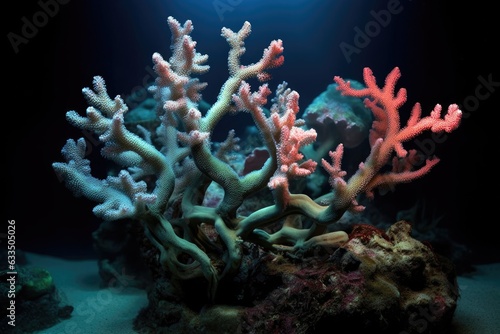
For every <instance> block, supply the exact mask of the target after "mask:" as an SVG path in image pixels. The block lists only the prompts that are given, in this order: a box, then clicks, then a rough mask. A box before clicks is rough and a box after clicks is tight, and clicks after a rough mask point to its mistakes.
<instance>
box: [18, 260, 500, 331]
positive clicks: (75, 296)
mask: <svg viewBox="0 0 500 334" xmlns="http://www.w3.org/2000/svg"><path fill="white" fill-rule="evenodd" d="M27 260H28V262H29V264H31V265H35V266H38V267H43V268H45V269H47V270H48V271H49V272H50V273H51V274H52V276H53V278H54V280H55V283H56V286H57V288H58V289H59V290H60V291H61V292H62V293H63V294H64V296H65V298H67V303H68V304H69V305H73V306H74V307H75V309H74V312H73V314H72V316H71V318H70V319H68V320H64V321H62V322H60V323H58V324H57V325H55V326H53V327H51V328H48V329H45V330H42V331H39V332H37V333H43V334H63V333H68V334H69V333H71V334H76V333H93V334H100V333H102V334H107V333H110V334H111V333H119V334H128V333H136V332H135V331H134V330H133V320H134V318H135V316H136V315H137V313H138V312H139V310H140V309H141V308H142V307H144V306H146V305H147V302H148V301H147V297H146V293H145V291H144V290H141V289H137V288H133V287H130V286H129V287H127V286H126V285H127V283H126V280H127V276H126V275H127V273H122V274H123V275H122V277H121V278H122V279H123V280H122V284H117V285H114V286H112V287H104V288H103V287H101V286H100V279H99V276H98V272H97V264H96V262H95V260H85V261H70V260H65V259H60V258H56V257H51V256H46V255H40V254H35V253H28V254H27ZM458 283H459V286H460V293H461V296H460V299H459V301H458V307H457V310H456V312H455V316H454V320H453V323H452V329H451V333H453V334H499V333H500V263H491V264H483V265H478V266H476V271H474V272H473V273H470V274H468V275H467V276H459V277H458Z"/></svg>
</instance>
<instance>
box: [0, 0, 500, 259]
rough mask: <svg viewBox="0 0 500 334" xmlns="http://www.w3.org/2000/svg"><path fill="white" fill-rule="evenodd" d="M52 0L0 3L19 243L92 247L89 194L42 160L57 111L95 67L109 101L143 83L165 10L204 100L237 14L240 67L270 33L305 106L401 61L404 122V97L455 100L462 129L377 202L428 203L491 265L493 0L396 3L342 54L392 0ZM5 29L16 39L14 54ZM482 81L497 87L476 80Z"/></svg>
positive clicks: (220, 72)
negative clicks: (186, 36)
mask: <svg viewBox="0 0 500 334" xmlns="http://www.w3.org/2000/svg"><path fill="white" fill-rule="evenodd" d="M54 1H55V0H54ZM54 1H45V2H44V1H41V2H37V1H23V2H16V3H15V4H10V7H9V9H8V10H7V9H5V10H4V13H5V14H6V16H7V19H6V20H5V22H6V23H5V25H4V36H5V37H4V52H3V54H4V56H6V57H4V59H5V60H4V68H5V72H4V74H5V75H4V88H3V91H4V94H3V96H4V98H5V100H6V101H5V102H6V104H5V106H4V108H3V110H4V112H3V117H4V118H3V126H4V129H3V131H2V136H3V137H2V138H3V140H2V143H3V145H2V149H3V152H4V154H3V156H4V157H5V159H4V164H5V165H6V167H7V171H6V173H5V174H4V176H5V179H6V181H7V182H6V187H5V188H4V195H5V197H6V198H7V205H6V217H5V220H4V221H5V222H6V221H7V220H8V219H14V220H15V221H16V227H17V230H16V233H17V234H16V240H17V246H18V247H19V248H20V249H23V250H25V251H31V252H38V253H43V254H49V255H54V256H61V257H66V258H90V257H94V256H95V254H94V252H93V250H92V240H91V234H92V232H93V231H94V230H95V229H96V228H97V226H98V224H99V220H98V219H97V218H96V217H94V216H93V214H92V208H93V207H94V205H95V203H91V202H90V201H88V200H86V199H84V198H75V197H73V195H72V193H71V192H70V191H69V190H68V189H66V188H65V186H64V185H63V184H62V183H61V182H59V180H58V178H57V177H56V175H55V173H54V172H53V170H52V167H51V164H52V163H53V162H55V161H63V158H62V156H61V154H60V150H61V148H62V146H63V145H64V143H65V141H66V140H67V139H68V138H74V139H76V138H79V137H81V136H82V133H81V131H80V130H78V129H75V128H73V127H72V126H71V125H70V124H69V123H67V122H66V120H65V113H66V112H67V111H68V110H76V111H78V112H79V113H81V114H83V113H84V111H85V108H86V107H87V106H86V104H85V101H84V99H83V96H82V94H81V89H82V88H83V87H88V86H91V84H92V77H93V76H94V75H101V76H103V77H104V79H105V80H106V83H107V87H108V92H109V94H110V95H111V96H115V95H117V94H120V95H122V96H128V95H130V94H131V92H132V91H134V90H135V89H137V88H138V87H141V86H144V85H145V82H146V81H147V80H148V79H151V77H150V74H149V73H150V70H149V69H150V68H151V55H152V53H153V52H156V51H158V52H160V53H161V54H162V55H163V56H164V58H168V57H169V56H170V53H169V43H170V31H169V29H168V26H167V24H166V20H167V17H168V16H169V15H172V16H174V17H175V18H177V19H178V20H179V21H181V22H184V21H185V20H186V19H191V20H192V21H193V24H194V27H195V30H194V32H193V34H192V35H193V37H194V39H195V40H197V41H198V45H197V50H198V51H199V52H201V53H207V54H209V61H208V63H209V65H210V66H211V70H210V72H209V73H208V74H205V75H204V76H203V77H202V78H201V79H202V80H203V81H206V82H208V83H209V87H208V88H207V90H206V91H205V94H204V98H205V99H206V100H207V101H209V102H213V101H214V99H215V97H216V95H217V92H218V90H219V87H220V85H221V84H222V83H223V80H225V78H227V67H226V59H227V58H226V57H227V51H228V46H227V44H226V42H225V41H224V39H223V38H222V37H220V29H221V27H223V26H226V27H229V28H231V29H233V30H238V29H239V28H240V27H241V25H242V24H243V22H244V21H245V20H248V21H250V22H251V23H252V28H253V32H252V34H251V35H250V37H249V38H248V39H247V43H246V46H247V54H245V57H244V62H246V63H250V62H254V61H257V60H258V59H259V58H260V56H261V54H262V50H263V48H265V47H267V45H268V44H269V41H271V40H272V39H277V38H281V39H282V40H283V42H284V46H285V51H284V55H285V64H284V65H283V66H282V67H281V68H279V69H276V70H275V71H272V75H273V77H274V79H273V81H272V82H271V84H270V87H271V89H272V90H274V89H275V87H276V85H277V84H278V83H280V82H281V81H283V80H286V81H288V83H289V86H290V87H291V88H293V89H295V90H297V91H298V92H299V93H300V96H301V98H300V105H301V108H302V110H303V109H305V107H306V106H307V105H308V104H309V103H310V102H311V101H312V99H313V98H314V97H315V96H317V95H319V93H321V92H322V91H323V90H324V89H325V88H326V86H327V85H328V84H330V83H332V79H333V76H334V75H340V76H342V77H344V78H353V79H357V80H361V78H362V77H361V75H362V69H363V67H365V66H369V67H371V68H372V69H373V71H374V74H375V76H376V77H377V79H378V82H379V83H380V85H381V84H382V82H383V79H384V78H385V75H387V74H388V73H389V71H390V70H391V69H392V68H394V67H395V66H399V67H400V69H401V72H402V78H401V80H400V81H399V84H398V87H405V88H407V89H408V102H407V104H406V105H405V106H404V107H403V108H402V110H401V113H402V117H403V119H404V118H405V117H408V113H409V110H410V107H411V105H413V103H415V102H421V103H422V107H423V114H424V115H427V114H428V113H429V112H430V110H431V109H432V108H433V106H434V105H435V104H436V103H440V104H442V105H443V106H445V107H446V106H448V105H449V104H450V103H458V104H460V105H461V106H462V109H463V110H464V116H465V117H464V120H463V122H462V124H461V125H460V128H459V129H458V130H456V131H455V132H453V133H452V134H450V135H448V136H447V137H446V140H444V141H443V142H442V143H439V144H438V145H437V146H436V147H433V148H432V151H434V152H435V154H436V155H437V156H439V157H440V158H441V162H440V163H439V164H438V165H437V166H436V167H435V168H434V169H433V170H432V172H431V173H430V174H428V175H427V176H425V177H424V178H423V179H421V180H418V181H415V182H413V183H411V184H408V185H401V186H398V188H397V189H396V192H395V193H394V194H389V195H387V196H384V197H377V198H376V200H375V201H376V204H377V205H379V207H380V208H381V210H384V211H385V212H387V214H388V215H395V213H396V212H397V211H398V210H402V209H406V208H408V207H410V206H411V205H413V204H414V203H415V201H417V200H418V199H419V198H425V199H426V200H427V201H428V202H429V203H431V205H430V208H431V209H432V210H436V212H437V213H438V214H443V215H444V219H443V220H442V221H441V223H440V224H441V226H442V227H446V228H448V229H449V233H450V236H452V238H453V239H455V240H457V241H458V242H460V243H464V244H466V245H467V247H469V248H470V250H471V251H472V254H473V261H475V262H476V263H485V262H491V261H499V260H500V258H499V255H498V254H499V253H500V252H498V246H497V243H498V239H499V238H498V233H496V232H494V231H495V230H496V229H497V226H496V224H498V221H499V219H498V217H497V214H496V205H498V204H499V202H498V199H497V198H498V194H497V192H498V175H499V172H498V168H497V167H496V166H495V164H496V162H495V161H496V159H497V156H498V152H499V149H498V146H496V145H497V141H498V139H497V137H496V133H498V123H497V121H496V120H497V119H498V113H499V112H500V109H499V106H500V104H499V103H498V96H499V95H500V93H499V91H500V73H499V71H498V65H497V64H496V61H497V59H499V54H498V50H497V49H498V44H499V38H498V32H499V31H500V30H499V28H498V23H495V22H494V21H493V19H490V18H491V17H492V16H493V13H494V12H495V11H494V10H493V4H492V2H489V3H488V2H486V1H483V2H481V1H475V2H473V3H472V4H471V3H470V2H468V3H467V2H466V3H463V4H459V3H458V2H457V1H425V0H421V1H417V0H413V1H410V0H407V1H401V2H400V4H399V7H398V8H400V9H401V10H400V12H398V13H397V14H394V15H392V16H391V20H390V22H388V23H387V24H386V26H385V27H381V29H380V31H379V32H377V33H374V36H373V37H372V38H371V39H370V41H369V43H368V42H367V43H366V45H364V46H363V47H362V48H360V51H359V53H358V54H352V59H351V61H350V62H348V61H347V59H346V57H344V55H343V54H342V52H341V49H340V47H339V45H341V43H342V42H344V43H349V44H351V45H353V44H354V38H355V34H356V32H355V28H356V27H358V28H359V29H361V30H364V29H365V27H366V24H367V23H369V22H372V21H374V16H373V15H372V14H370V11H372V10H373V11H375V12H378V13H380V11H381V10H385V9H387V6H388V4H390V3H392V4H394V3H395V2H394V1H374V2H369V4H367V3H368V2H367V1H362V0H354V1H327V0H324V1H304V0H297V1H293V0H288V1H275V2H272V1H250V0H242V1H240V2H239V3H237V1H233V2H232V3H233V4H235V5H234V6H230V5H229V7H227V8H226V9H227V10H225V11H223V12H222V16H219V15H218V14H217V12H216V10H215V8H214V3H215V1H213V2H212V1H206V2H204V3H205V4H203V2H201V1H103V0H85V1H83V0H71V1H61V3H58V7H57V8H56V7H54V4H55V3H56V2H54ZM62 2H64V3H62ZM200 3H201V4H200ZM219 3H227V1H220V2H219ZM269 3H272V4H269ZM42 4H50V5H51V7H50V10H51V16H52V17H49V16H47V15H45V14H41V13H42V12H43V5H42ZM47 8H49V7H47ZM44 15H45V16H44ZM45 19H46V20H45ZM36 20H40V21H36ZM26 22H30V23H33V22H38V27H37V28H36V30H35V31H33V30H29V29H28V30H26V27H25V25H26ZM9 36H10V38H11V39H12V38H13V36H17V37H16V38H19V37H23V38H25V37H26V39H25V40H22V42H21V43H20V44H19V45H17V48H18V50H15V47H13V43H12V40H9ZM18 41H20V40H18ZM16 51H17V52H16ZM488 80H489V81H490V82H493V83H494V84H493V85H490V86H489V87H485V85H484V82H485V81H488ZM254 88H256V86H254ZM476 102H477V103H476ZM233 122H234V120H233V119H229V120H227V122H226V123H225V124H223V125H222V127H221V133H226V131H227V130H226V129H224V127H225V128H227V129H229V128H232V127H237V125H235V123H233ZM216 135H217V134H216ZM423 138H428V137H425V136H424V137H423ZM409 145H411V143H410V144H409ZM92 150H93V151H92V152H91V153H90V158H91V160H92V161H94V160H95V161H96V162H94V163H91V166H92V167H93V169H94V170H95V171H96V172H97V173H98V174H99V173H102V172H103V171H101V170H100V166H99V164H98V161H99V152H98V150H99V146H98V145H95V146H93V147H92ZM5 231H6V229H5ZM0 232H1V231H0Z"/></svg>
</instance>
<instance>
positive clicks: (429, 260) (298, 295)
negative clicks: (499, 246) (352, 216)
mask: <svg viewBox="0 0 500 334" xmlns="http://www.w3.org/2000/svg"><path fill="white" fill-rule="evenodd" d="M410 233H411V225H410V224H409V223H408V222H406V221H399V222H397V223H395V224H393V225H392V226H391V227H390V228H389V229H388V230H387V231H382V230H380V229H378V228H375V227H373V226H370V225H366V224H360V225H357V226H355V227H354V228H353V231H352V232H351V234H350V235H349V240H348V241H347V242H346V243H345V244H344V245H342V246H341V247H340V248H338V249H334V250H332V249H324V248H316V249H314V250H309V251H308V252H307V253H303V254H301V253H296V254H294V255H293V256H291V255H290V254H286V253H283V254H278V253H274V254H272V253H267V252H263V251H262V250H260V249H259V248H258V247H257V246H255V245H253V246H252V245H246V246H245V247H244V250H245V255H244V259H243V264H242V266H241V270H240V273H239V274H238V276H236V277H233V278H231V279H225V280H224V281H222V282H220V284H219V293H218V296H217V298H216V300H215V303H213V304H210V303H207V300H206V298H205V295H204V292H205V291H206V290H205V288H206V287H205V286H204V283H203V281H202V280H199V279H198V280H192V281H185V282H182V285H180V284H177V283H176V282H174V281H171V280H170V279H169V278H168V277H165V276H162V277H157V280H156V281H155V284H154V285H153V286H152V287H151V289H150V290H149V292H148V295H149V301H150V303H149V306H148V307H146V308H145V309H143V310H142V312H141V313H140V315H139V316H138V317H137V319H136V321H135V329H136V330H137V331H138V332H140V333H167V332H168V333H214V334H215V333H217V334H220V333H256V334H258V333H290V334H313V333H325V332H326V330H328V332H335V333H353V332H368V331H369V332H370V333H410V334H411V333H438V332H439V333H442V332H444V331H445V329H446V328H447V327H448V326H449V325H450V322H451V320H452V318H453V314H454V312H455V308H456V306H457V300H458V297H459V292H458V286H457V282H456V274H455V272H454V271H453V267H452V266H450V263H449V261H447V260H446V259H443V258H441V257H440V256H439V255H437V254H435V253H434V252H433V250H432V249H431V248H429V247H428V246H427V245H425V244H424V243H422V242H420V241H418V240H416V239H413V238H412V237H411V235H410Z"/></svg>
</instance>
